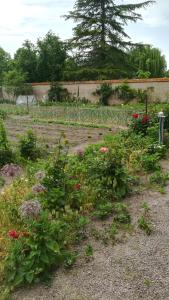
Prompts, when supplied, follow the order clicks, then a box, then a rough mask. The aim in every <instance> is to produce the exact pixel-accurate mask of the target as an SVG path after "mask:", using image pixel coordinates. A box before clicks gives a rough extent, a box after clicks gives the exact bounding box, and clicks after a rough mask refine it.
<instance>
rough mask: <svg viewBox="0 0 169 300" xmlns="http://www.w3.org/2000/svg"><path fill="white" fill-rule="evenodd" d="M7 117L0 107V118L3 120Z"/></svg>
mask: <svg viewBox="0 0 169 300" xmlns="http://www.w3.org/2000/svg"><path fill="white" fill-rule="evenodd" d="M6 118H7V112H6V111H4V110H2V109H0V119H2V120H5V119H6Z"/></svg>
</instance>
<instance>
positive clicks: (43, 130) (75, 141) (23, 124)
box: [5, 116, 119, 148]
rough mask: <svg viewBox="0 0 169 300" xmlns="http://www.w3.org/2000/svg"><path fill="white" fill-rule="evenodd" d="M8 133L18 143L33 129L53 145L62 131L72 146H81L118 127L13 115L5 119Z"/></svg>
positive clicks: (42, 139)
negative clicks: (66, 123) (51, 122)
mask: <svg viewBox="0 0 169 300" xmlns="http://www.w3.org/2000/svg"><path fill="white" fill-rule="evenodd" d="M5 128H6V130H7V135H8V137H9V140H10V141H11V142H12V143H14V144H15V143H16V142H17V140H18V139H19V137H20V136H21V135H22V134H24V133H25V132H26V131H27V130H28V129H32V130H33V131H34V132H35V133H36V134H37V137H38V140H39V141H40V142H41V143H43V144H45V145H48V146H49V147H51V146H52V145H54V144H56V143H57V140H58V139H59V137H60V135H61V133H62V132H64V133H65V135H66V138H67V139H68V140H69V143H70V147H71V148H75V147H80V146H81V145H82V146H84V145H86V144H89V143H95V142H97V141H100V140H102V139H103V135H104V134H108V133H109V134H110V133H115V132H117V131H118V130H119V128H118V127H112V128H110V129H109V128H90V127H78V126H67V125H59V124H42V123H39V124H37V123H33V122H32V120H31V118H30V117H29V116H24V117H23V116H12V117H10V118H8V119H7V120H6V121H5Z"/></svg>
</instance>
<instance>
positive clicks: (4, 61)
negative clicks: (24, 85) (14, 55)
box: [0, 47, 11, 85]
mask: <svg viewBox="0 0 169 300" xmlns="http://www.w3.org/2000/svg"><path fill="white" fill-rule="evenodd" d="M10 60H11V57H10V54H9V53H7V52H6V51H5V50H4V49H3V48H2V47H0V85H1V84H2V81H3V75H4V72H6V71H7V70H8V69H9V63H10Z"/></svg>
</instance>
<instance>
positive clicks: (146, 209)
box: [141, 202, 150, 214]
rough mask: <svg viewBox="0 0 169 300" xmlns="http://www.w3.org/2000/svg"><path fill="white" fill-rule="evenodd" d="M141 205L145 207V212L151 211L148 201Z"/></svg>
mask: <svg viewBox="0 0 169 300" xmlns="http://www.w3.org/2000/svg"><path fill="white" fill-rule="evenodd" d="M141 207H142V208H143V209H144V213H145V214H146V213H148V212H149V211H150V207H149V206H148V203H147V202H144V203H143V204H142V206H141Z"/></svg>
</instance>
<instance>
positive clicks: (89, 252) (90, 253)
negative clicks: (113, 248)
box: [85, 245, 93, 257]
mask: <svg viewBox="0 0 169 300" xmlns="http://www.w3.org/2000/svg"><path fill="white" fill-rule="evenodd" d="M85 255H86V256H87V257H91V256H93V247H92V245H87V246H86V249H85Z"/></svg>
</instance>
